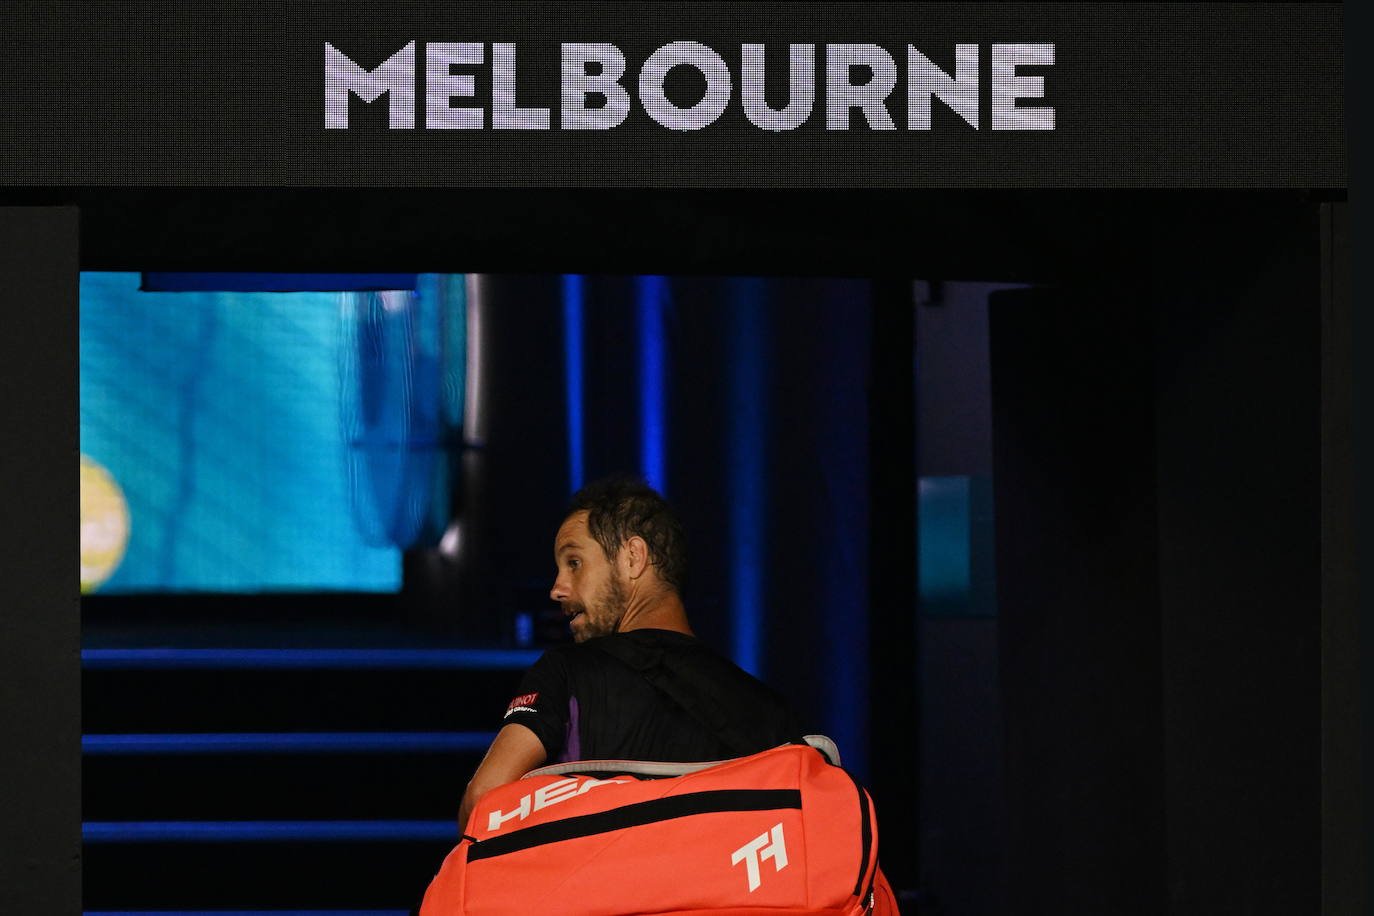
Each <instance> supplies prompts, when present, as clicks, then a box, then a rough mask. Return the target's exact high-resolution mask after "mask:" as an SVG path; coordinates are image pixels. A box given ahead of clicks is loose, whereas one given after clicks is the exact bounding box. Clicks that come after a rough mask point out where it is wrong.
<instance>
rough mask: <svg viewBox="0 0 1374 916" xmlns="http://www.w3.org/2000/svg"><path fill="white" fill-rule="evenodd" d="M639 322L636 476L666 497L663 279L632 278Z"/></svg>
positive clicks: (665, 296)
mask: <svg viewBox="0 0 1374 916" xmlns="http://www.w3.org/2000/svg"><path fill="white" fill-rule="evenodd" d="M635 307H636V309H635V310H636V312H637V314H638V319H639V391H640V404H639V422H640V440H639V442H640V460H639V465H640V472H641V473H642V474H643V475H644V479H645V480H646V481H648V483H649V486H651V487H653V488H654V489H655V490H658V491H659V492H660V493H666V490H667V482H668V473H667V444H666V436H667V387H668V351H667V342H666V341H665V340H664V337H663V319H664V312H665V311H666V310H667V307H668V280H667V278H665V277H638V278H636V296H635Z"/></svg>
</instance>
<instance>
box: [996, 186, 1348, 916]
mask: <svg viewBox="0 0 1374 916" xmlns="http://www.w3.org/2000/svg"><path fill="white" fill-rule="evenodd" d="M1319 213H1320V210H1319V208H1318V207H1317V206H1316V205H1306V206H1293V207H1275V208H1272V209H1267V210H1257V211H1253V212H1250V213H1248V214H1247V215H1246V217H1245V218H1244V219H1237V218H1235V217H1236V214H1234V213H1232V214H1225V213H1216V212H1213V213H1200V214H1198V215H1197V217H1196V218H1194V219H1192V220H1172V219H1169V218H1168V216H1167V215H1166V214H1157V215H1156V216H1157V218H1158V221H1157V222H1156V223H1155V224H1154V226H1153V231H1154V232H1155V233H1156V237H1157V238H1160V239H1169V244H1168V245H1167V246H1165V245H1159V246H1157V247H1153V248H1152V249H1148V250H1147V251H1146V252H1140V253H1145V254H1148V257H1146V258H1142V259H1141V260H1140V261H1137V262H1135V263H1134V264H1128V265H1127V266H1133V267H1136V268H1141V269H1142V270H1141V272H1140V273H1138V274H1128V273H1123V274H1122V276H1121V277H1120V278H1113V277H1111V276H1109V275H1106V273H1105V272H1104V275H1103V276H1102V277H1100V278H1097V282H1095V283H1093V284H1088V283H1079V284H1076V285H1074V286H1072V287H1063V288H1060V289H1057V290H1037V291H1033V292H1031V293H1003V294H998V296H996V297H994V301H995V302H996V303H997V304H996V305H994V310H993V323H992V341H993V377H994V388H993V404H994V450H995V469H994V473H995V477H996V480H995V486H996V495H997V529H998V537H997V551H998V595H999V614H1000V619H999V629H1000V633H999V636H1000V640H999V653H1000V661H1001V665H1000V674H1001V690H1002V693H1001V696H1002V702H1003V710H1004V716H1005V741H1006V758H1005V760H1006V789H1007V823H1008V843H1007V854H1008V885H1007V892H1008V897H1009V900H1010V901H1011V903H1010V905H1009V909H1008V912H1027V913H1032V912H1043V911H1046V910H1047V909H1053V910H1054V911H1056V912H1066V913H1072V912H1081V913H1098V912H1113V913H1132V912H1139V913H1157V912H1168V913H1171V914H1191V913H1199V914H1201V913H1215V912H1237V913H1256V914H1258V913H1275V914H1278V913H1292V912H1318V911H1320V910H1321V907H1322V900H1323V898H1322V876H1321V862H1322V858H1321V856H1322V835H1321V830H1322V809H1321V787H1322V760H1321V748H1322V743H1321V737H1322V733H1321V718H1320V715H1319V710H1320V708H1321V701H1322V672H1321V659H1322V654H1321V637H1322V627H1323V605H1322V582H1323V578H1322V576H1323V570H1322V564H1321V548H1322V541H1321V520H1322V502H1321V501H1322V476H1321V465H1320V462H1321V441H1322V440H1321V428H1320V415H1321V409H1320V408H1321V394H1322V389H1321V385H1322V373H1321V365H1322V362H1321V359H1322V311H1321V310H1322V295H1321V290H1322V274H1321V249H1320V240H1321V233H1320V231H1319V222H1318V217H1319ZM1118 265H1120V262H1118ZM1107 266H1110V265H1107ZM1085 279H1092V278H1085ZM1336 746H1337V747H1339V746H1340V745H1339V743H1338V744H1337V745H1336Z"/></svg>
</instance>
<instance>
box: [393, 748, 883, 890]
mask: <svg viewBox="0 0 1374 916" xmlns="http://www.w3.org/2000/svg"><path fill="white" fill-rule="evenodd" d="M825 740H827V741H828V739H825ZM832 747H833V745H832ZM673 767H677V768H679V771H680V770H681V769H682V768H688V769H690V770H691V771H690V772H686V773H683V775H676V776H668V777H663V778H646V777H652V776H654V775H657V774H658V773H661V772H664V771H667V770H669V769H671V768H673ZM625 768H630V769H635V770H637V771H638V772H635V773H625V772H620V770H622V769H625ZM656 768H657V769H656ZM877 858H878V830H877V822H876V818H875V816H874V810H873V801H872V799H871V798H870V797H869V795H868V793H867V792H866V791H864V789H863V787H862V786H860V785H859V784H858V783H857V782H856V781H855V780H854V779H853V777H851V776H850V775H849V774H848V773H847V772H845V770H843V769H841V768H840V767H839V766H836V765H834V764H832V763H830V762H829V761H828V760H827V759H826V758H825V757H824V756H823V755H822V753H821V752H820V751H818V750H817V749H816V748H814V747H811V746H808V745H805V744H789V745H783V746H781V747H776V748H773V749H771V750H767V751H763V752H761V753H758V754H752V755H750V756H748V757H739V758H736V759H734V760H727V761H723V762H720V763H714V764H696V765H691V764H653V763H630V762H616V761H585V762H581V763H573V764H559V765H557V766H553V767H545V768H543V769H541V770H535V771H534V772H533V773H530V774H529V775H527V776H525V777H524V778H522V779H519V780H516V781H515V782H513V783H509V784H507V785H504V786H501V787H499V788H497V789H493V790H492V791H490V792H488V793H487V794H486V795H484V796H482V798H481V800H480V801H479V802H478V804H477V807H476V810H475V811H474V812H473V814H472V817H471V819H470V820H469V821H468V824H467V833H466V834H465V835H464V836H463V839H462V840H461V841H460V842H459V844H458V845H457V847H455V848H454V850H453V851H452V852H451V853H449V855H448V857H447V858H446V859H445V860H444V864H443V866H442V868H440V870H439V873H438V875H436V876H435V878H434V880H433V882H431V884H430V886H429V889H428V890H427V891H426V892H425V898H424V903H423V904H421V908H420V916H460V914H461V916H530V914H566V916H631V914H634V916H648V914H662V916H667V914H673V916H707V914H712V916H721V914H732V916H764V914H767V916H793V914H795V916H801V914H814V916H822V914H824V916H867V914H874V916H897V913H898V910H897V905H896V902H895V900H894V898H893V895H892V891H891V889H890V888H889V887H888V884H887V881H886V880H885V879H884V878H883V875H882V873H881V872H880V871H879V870H878V860H877Z"/></svg>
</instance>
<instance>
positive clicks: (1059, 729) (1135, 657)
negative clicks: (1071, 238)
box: [991, 289, 1165, 916]
mask: <svg viewBox="0 0 1374 916" xmlns="http://www.w3.org/2000/svg"><path fill="white" fill-rule="evenodd" d="M991 302H992V305H991V335H992V337H991V339H992V367H993V379H992V384H993V387H992V399H993V454H994V461H993V474H994V493H995V496H996V506H997V522H996V525H997V538H996V540H997V546H996V550H997V591H998V658H999V685H1000V689H1001V707H1002V713H1003V722H1004V734H1003V746H1004V749H1005V756H1004V766H1005V770H1004V772H1005V780H1006V798H1007V824H1006V831H1007V859H1006V869H1007V872H1006V874H1007V884H1006V898H1007V910H1006V912H1010V913H1044V912H1057V913H1082V914H1090V913H1094V914H1095V913H1114V914H1140V916H1148V914H1157V913H1160V912H1164V907H1163V903H1164V900H1163V888H1162V886H1161V882H1160V877H1159V876H1160V874H1161V870H1162V866H1163V837H1164V825H1165V821H1164V812H1163V800H1164V786H1163V749H1162V748H1161V747H1160V742H1159V736H1160V734H1161V730H1162V726H1163V723H1162V713H1161V709H1160V702H1159V691H1160V665H1161V661H1160V656H1159V638H1160V636H1159V634H1160V620H1159V610H1158V608H1159V597H1158V585H1157V582H1156V560H1155V557H1156V550H1157V546H1156V538H1157V535H1156V527H1155V518H1154V504H1153V492H1154V486H1155V468H1154V460H1153V448H1152V436H1153V416H1152V413H1153V410H1152V408H1153V403H1152V398H1151V386H1150V358H1151V352H1150V350H1151V348H1150V337H1149V316H1148V313H1147V312H1146V311H1145V309H1144V308H1143V307H1142V305H1141V304H1140V303H1138V302H1135V301H1132V300H1131V299H1130V298H1127V297H1125V296H1123V295H1122V293H1121V292H1120V291H1118V290H1113V289H1104V290H1101V291H1100V292H1098V293H1096V294H1094V295H1089V294H1087V293H1085V292H1081V291H1072V292H1069V291H1063V290H1050V289H1045V290H1041V289H1036V290H1024V291H1016V292H1002V293H995V294H993V296H992V299H991Z"/></svg>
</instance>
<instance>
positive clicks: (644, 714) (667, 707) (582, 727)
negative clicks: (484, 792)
mask: <svg viewBox="0 0 1374 916" xmlns="http://www.w3.org/2000/svg"><path fill="white" fill-rule="evenodd" d="M610 640H620V641H622V644H621V646H620V647H619V650H618V654H620V653H628V654H629V655H631V656H634V657H635V658H636V661H637V663H639V664H640V665H641V666H643V667H644V668H645V670H644V671H640V670H636V669H635V668H632V667H631V666H630V664H628V663H627V662H626V661H624V660H622V659H621V658H619V657H617V656H616V655H613V654H611V652H610V651H608V650H607V649H605V648H603V647H602V646H601V645H600V644H603V643H604V642H606V641H610ZM613 648H615V647H613ZM646 675H647V676H646ZM650 678H654V679H659V678H666V679H667V681H668V682H669V683H670V684H672V685H673V692H674V694H676V695H677V696H678V699H673V698H670V696H669V694H667V693H665V692H664V690H663V689H662V688H661V687H660V686H655V684H653V683H650ZM684 696H686V697H690V698H692V699H693V704H692V705H693V707H694V708H695V709H696V714H695V715H694V714H693V713H689V712H688V711H687V709H686V708H684V706H683V705H682V702H681V698H682V697H684ZM698 697H700V698H702V702H701V703H700V704H698V703H697V702H696V699H697V698H698ZM702 708H707V709H710V710H712V711H713V712H714V714H715V716H716V717H718V718H719V724H723V725H725V726H726V727H725V728H723V729H721V728H719V727H717V728H712V727H708V725H706V724H704V723H703V722H702V721H701V719H702V718H703V716H702ZM705 718H706V721H707V722H711V721H712V717H711V716H706V717H705ZM505 722H506V723H511V722H518V723H519V724H521V725H524V726H526V727H528V728H529V729H530V730H531V731H533V732H534V733H535V734H536V735H538V736H539V740H540V741H541V742H542V743H543V745H544V750H545V751H546V752H547V753H548V762H549V763H561V762H564V761H568V760H667V761H696V760H722V759H726V758H729V757H738V756H740V755H741V754H748V753H755V752H757V751H762V750H766V749H768V748H770V747H776V746H778V745H779V744H785V743H786V742H788V741H795V740H797V739H799V738H800V737H801V732H800V729H799V728H798V727H797V724H796V720H795V718H794V717H793V715H792V712H791V710H790V709H789V708H788V706H787V703H786V701H784V700H783V699H782V698H781V697H780V696H779V695H778V694H776V693H774V692H773V691H772V690H770V689H769V688H768V687H767V686H765V685H764V684H763V683H762V682H761V681H759V680H757V679H756V678H754V677H753V676H752V675H750V674H748V673H747V672H745V671H743V670H742V669H740V668H738V667H736V666H735V664H734V663H732V662H730V661H729V660H728V659H725V658H722V657H721V656H720V655H717V654H716V653H715V652H713V651H711V650H710V649H709V648H707V647H706V646H705V645H704V644H703V643H702V642H701V641H700V640H698V639H696V638H695V637H692V636H688V635H686V634H684V633H677V632H673V631H671V630H653V629H639V630H630V631H629V632H626V633H615V634H613V635H610V636H602V637H599V638H597V639H590V640H587V641H586V642H583V643H575V644H571V645H566V646H557V647H555V648H553V649H550V650H548V651H547V652H545V653H544V654H543V656H541V657H540V659H539V660H538V661H537V662H535V663H534V666H533V667H531V668H530V670H529V671H527V672H526V673H525V677H524V679H523V680H522V681H521V682H520V695H519V696H517V697H516V698H515V699H514V700H512V701H511V704H510V706H509V708H508V709H507V711H506V715H505ZM740 736H745V737H744V738H743V739H742V740H743V741H745V742H747V745H746V746H741V738H740ZM732 739H733V740H732Z"/></svg>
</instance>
